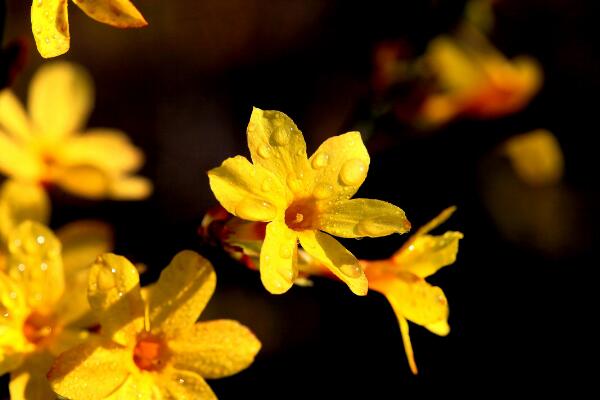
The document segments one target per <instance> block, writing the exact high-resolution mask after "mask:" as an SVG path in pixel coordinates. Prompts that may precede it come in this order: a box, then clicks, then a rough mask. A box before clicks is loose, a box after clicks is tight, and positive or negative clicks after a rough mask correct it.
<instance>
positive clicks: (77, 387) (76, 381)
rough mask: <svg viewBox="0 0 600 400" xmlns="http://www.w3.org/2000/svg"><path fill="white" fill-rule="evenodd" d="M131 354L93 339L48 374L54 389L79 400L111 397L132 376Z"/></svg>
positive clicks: (69, 353)
mask: <svg viewBox="0 0 600 400" xmlns="http://www.w3.org/2000/svg"><path fill="white" fill-rule="evenodd" d="M131 364H133V361H132V357H131V351H130V350H128V349H127V348H124V347H121V346H119V345H118V344H116V343H112V342H109V341H104V342H101V341H99V340H97V339H95V340H89V341H87V342H85V343H83V344H81V345H79V346H77V347H74V348H72V349H71V350H68V351H66V352H64V353H62V354H61V355H60V356H58V357H57V358H56V360H55V361H54V364H53V365H52V368H51V369H50V371H49V372H48V381H49V382H50V386H51V387H52V389H53V390H54V391H55V392H56V393H57V394H58V395H60V396H62V397H65V398H69V399H78V400H97V399H98V400H99V399H104V398H106V397H108V396H109V395H110V394H111V393H113V392H114V391H116V390H117V389H118V388H119V387H121V386H122V385H123V384H124V383H125V381H126V380H127V378H128V377H129V374H130V373H129V370H128V368H129V367H130V365H131Z"/></svg>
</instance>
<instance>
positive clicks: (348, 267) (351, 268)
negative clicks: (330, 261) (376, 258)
mask: <svg viewBox="0 0 600 400" xmlns="http://www.w3.org/2000/svg"><path fill="white" fill-rule="evenodd" d="M340 271H342V273H343V274H344V275H346V276H347V277H350V278H358V277H359V276H360V275H361V272H362V270H361V269H360V266H359V265H358V264H344V265H342V266H341V267H340Z"/></svg>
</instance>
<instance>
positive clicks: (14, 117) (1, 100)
mask: <svg viewBox="0 0 600 400" xmlns="http://www.w3.org/2000/svg"><path fill="white" fill-rule="evenodd" d="M0 128H2V129H3V130H4V131H5V132H7V133H9V134H10V135H11V136H12V137H13V138H15V139H17V140H19V141H21V142H27V140H29V138H30V137H31V129H30V127H29V118H28V117H27V114H26V113H25V109H23V105H22V104H21V102H20V101H19V99H17V97H16V96H15V95H14V93H13V92H12V91H11V90H9V89H5V90H2V91H0Z"/></svg>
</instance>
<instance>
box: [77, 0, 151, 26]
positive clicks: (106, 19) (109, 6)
mask: <svg viewBox="0 0 600 400" xmlns="http://www.w3.org/2000/svg"><path fill="white" fill-rule="evenodd" d="M73 2H74V3H75V4H77V5H78V6H79V8H81V9H82V10H83V12H85V13H86V14H87V15H88V16H89V17H90V18H93V19H95V20H96V21H99V22H103V23H105V24H108V25H112V26H116V27H117V28H140V27H142V26H146V25H148V23H147V22H146V20H145V19H144V17H143V16H142V14H141V13H140V12H139V11H138V10H137V8H135V6H134V5H133V4H131V2H130V1H129V0H102V1H89V0H73Z"/></svg>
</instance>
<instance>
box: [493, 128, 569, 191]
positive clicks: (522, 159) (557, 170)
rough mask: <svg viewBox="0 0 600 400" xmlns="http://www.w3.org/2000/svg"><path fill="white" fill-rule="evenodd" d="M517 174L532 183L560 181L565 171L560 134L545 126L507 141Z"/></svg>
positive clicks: (540, 183) (506, 151)
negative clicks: (558, 138) (556, 134)
mask: <svg viewBox="0 0 600 400" xmlns="http://www.w3.org/2000/svg"><path fill="white" fill-rule="evenodd" d="M503 150H504V153H505V154H506V155H507V156H508V158H509V160H510V162H511V164H512V166H513V168H514V169H515V171H516V172H517V175H518V176H519V177H520V178H521V179H522V180H523V181H524V182H526V183H528V184H530V185H532V186H543V185H549V184H553V183H557V182H558V181H560V179H561V178H562V175H563V172H564V164H565V161H564V157H563V153H562V150H561V148H560V143H558V140H556V137H555V136H554V135H553V134H552V133H551V132H549V131H547V130H545V129H536V130H535V131H531V132H527V133H523V134H521V135H517V136H514V137H512V138H510V139H508V140H507V141H506V143H505V144H504V148H503Z"/></svg>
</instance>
